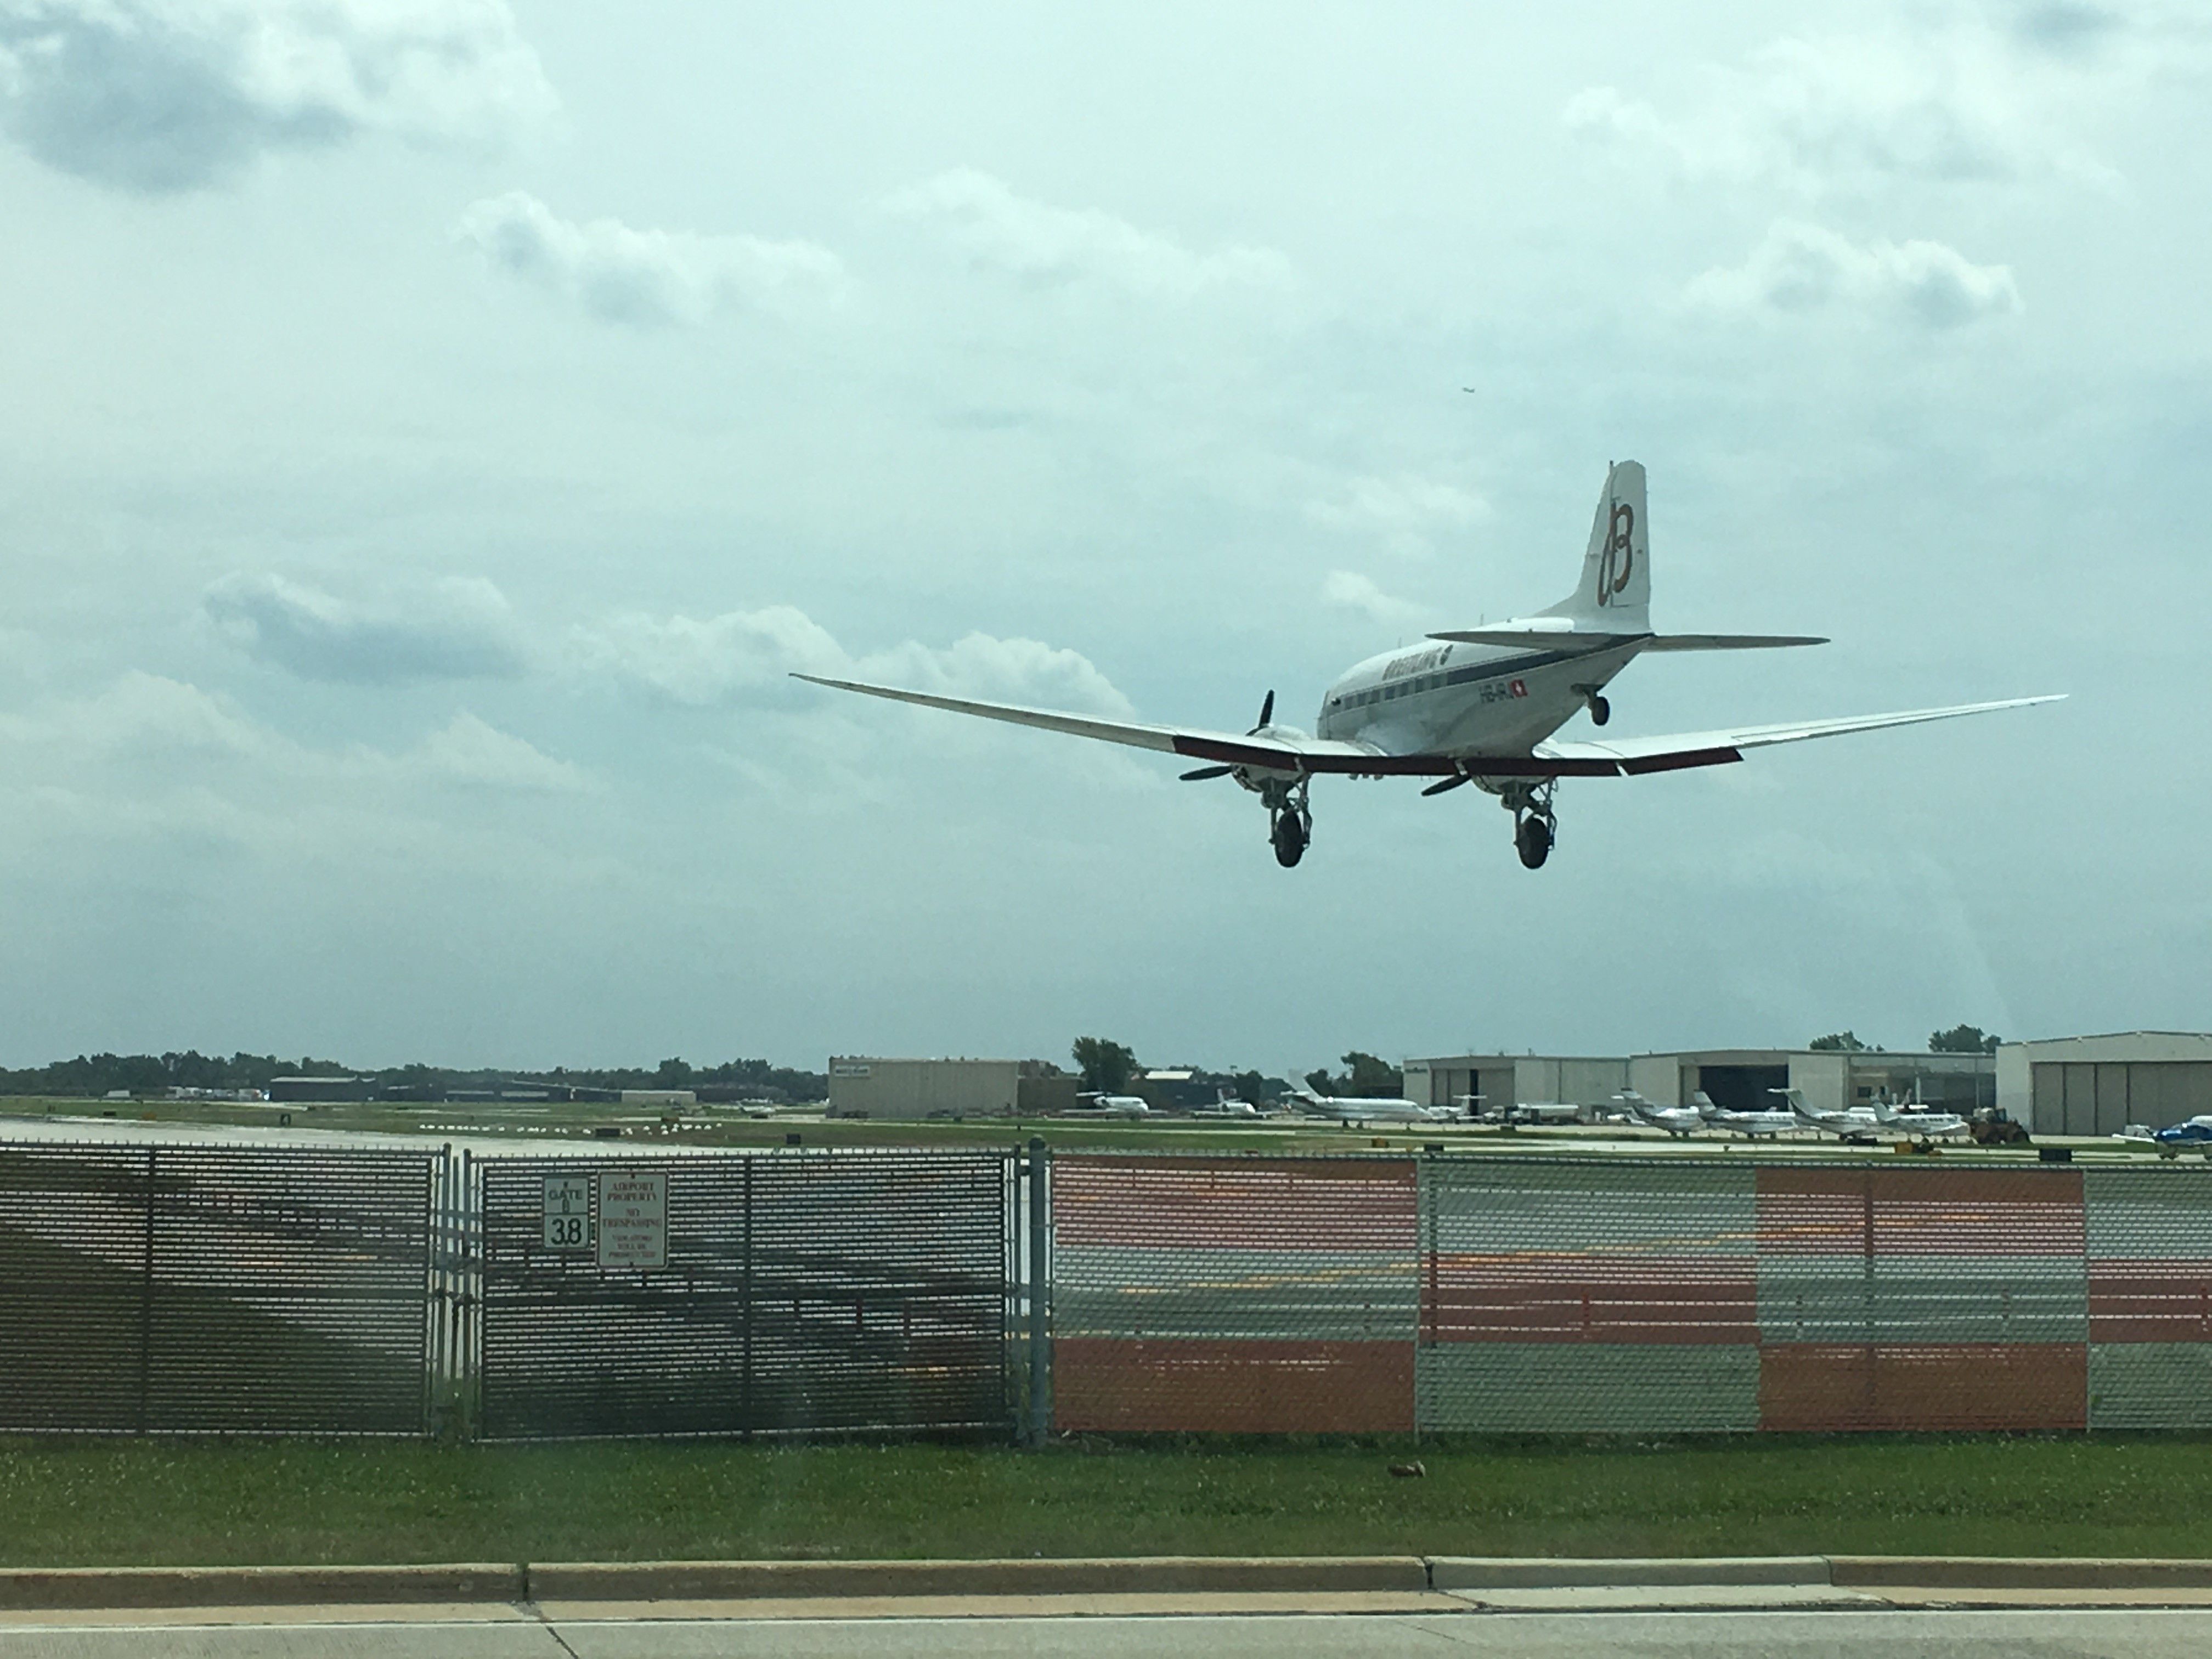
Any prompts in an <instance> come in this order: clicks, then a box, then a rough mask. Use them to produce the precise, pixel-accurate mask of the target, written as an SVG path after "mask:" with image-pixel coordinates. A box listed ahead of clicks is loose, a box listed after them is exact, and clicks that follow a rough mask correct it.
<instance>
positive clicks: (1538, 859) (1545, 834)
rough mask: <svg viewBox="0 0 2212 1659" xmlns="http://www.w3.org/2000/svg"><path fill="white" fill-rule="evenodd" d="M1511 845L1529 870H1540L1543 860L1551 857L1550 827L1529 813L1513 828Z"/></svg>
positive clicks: (1546, 822)
mask: <svg viewBox="0 0 2212 1659" xmlns="http://www.w3.org/2000/svg"><path fill="white" fill-rule="evenodd" d="M1513 845H1514V847H1515V848H1516V850H1518V852H1519V853H1520V854H1521V862H1522V864H1523V865H1524V866H1527V867H1528V868H1529V869H1531V870H1541V869H1542V868H1543V867H1544V860H1546V859H1547V858H1549V857H1551V855H1552V826H1551V824H1550V823H1549V822H1548V821H1547V820H1546V819H1543V818H1540V817H1537V816H1536V815H1535V814H1534V813H1533V812H1531V813H1530V814H1529V815H1528V817H1525V818H1523V819H1522V820H1521V822H1520V823H1518V824H1517V825H1516V826H1515V828H1514V830H1513Z"/></svg>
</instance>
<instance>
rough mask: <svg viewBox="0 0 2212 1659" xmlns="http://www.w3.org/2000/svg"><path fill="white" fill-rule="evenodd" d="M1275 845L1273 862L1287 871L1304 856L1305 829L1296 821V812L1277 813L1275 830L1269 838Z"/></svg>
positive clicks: (1302, 824)
mask: <svg viewBox="0 0 2212 1659" xmlns="http://www.w3.org/2000/svg"><path fill="white" fill-rule="evenodd" d="M1271 838H1272V839H1273V842H1274V843H1275V862H1276V863H1278V864H1279V865H1281V866H1283V868H1284V869H1285V870H1287V869H1289V868H1290V867H1291V866H1292V865H1294V864H1296V863H1297V861H1298V860H1300V859H1302V858H1304V856H1305V854H1306V827H1305V825H1304V823H1300V822H1299V821H1298V815H1297V813H1296V812H1278V813H1277V814H1276V815H1275V829H1274V833H1273V836H1272V837H1271Z"/></svg>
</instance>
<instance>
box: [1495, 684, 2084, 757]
mask: <svg viewBox="0 0 2212 1659" xmlns="http://www.w3.org/2000/svg"><path fill="white" fill-rule="evenodd" d="M2064 700H2065V699H2064V694H2063V692H2062V693H2060V694H2058V695H2057V696H2042V697H2010V698H2007V699H2006V700H2005V701H2004V702H1964V703H1957V704H1954V705H1953V706H1952V707H1951V708H1908V709H1905V710H1904V711H1903V712H1902V713H1899V714H1856V715H1847V716H1845V717H1844V718H1843V719H1841V720H1791V721H1785V722H1784V723H1782V724H1780V725H1777V726H1736V727H1734V728H1732V729H1729V730H1724V731H1719V732H1677V733H1675V734H1674V735H1672V736H1668V737H1660V738H1571V739H1570V740H1568V741H1566V742H1564V743H1560V742H1547V743H1540V744H1537V745H1536V757H1537V758H1539V759H1546V760H1558V761H1579V762H1583V763H1592V762H1600V761H1610V762H1612V763H1613V765H1614V767H1615V768H1616V769H1618V770H1620V771H1621V772H1626V773H1627V774H1629V775H1631V776H1634V775H1637V774H1638V773H1642V772H1671V771H1676V770H1679V769H1682V768H1684V767H1690V766H1722V765H1725V764H1727V763H1729V762H1730V761H1739V760H1741V759H1742V758H1743V753H1742V751H1743V750H1747V749H1765V748H1767V747H1769V746H1770V745H1771V744H1778V743H1803V742H1805V741H1806V740H1807V739H1808V738H1839V737H1842V736H1844V734H1845V733H1847V732H1876V731H1880V730H1881V728H1882V727H1884V726H1917V725H1919V724H1921V723H1922V722H1923V721H1924V720H1953V719H1955V718H1956V717H1958V716H1959V715H1961V714H1990V713H1992V712H1994V711H1995V710H1996V709H1999V708H2028V707H2029V706H2031V705H2032V704H2035V703H2039V702H2063V701H2064Z"/></svg>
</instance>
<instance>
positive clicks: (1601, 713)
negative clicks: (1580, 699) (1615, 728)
mask: <svg viewBox="0 0 2212 1659" xmlns="http://www.w3.org/2000/svg"><path fill="white" fill-rule="evenodd" d="M1589 711H1590V724H1591V725H1592V726H1603V725H1604V724H1605V723H1606V722H1607V720H1611V719H1612V718H1613V705H1612V704H1611V703H1609V702H1607V701H1606V700H1605V699H1604V698H1603V697H1592V698H1591V699H1590V700H1589Z"/></svg>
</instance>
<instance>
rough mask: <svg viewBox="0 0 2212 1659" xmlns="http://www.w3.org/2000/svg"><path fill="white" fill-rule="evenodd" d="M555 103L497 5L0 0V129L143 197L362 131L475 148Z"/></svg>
mask: <svg viewBox="0 0 2212 1659" xmlns="http://www.w3.org/2000/svg"><path fill="white" fill-rule="evenodd" d="M553 105H554V96H553V92H552V89H551V88H550V87H549V86H548V85H547V84H546V82H545V77H544V72H543V70H541V69H540V68H539V65H538V58H537V55H536V54H535V53H534V52H532V51H531V49H530V48H529V46H526V45H525V44H524V43H523V41H522V40H521V39H520V36H519V35H518V34H517V33H516V31H515V26H514V19H513V15H512V14H510V13H509V11H508V10H507V6H506V5H505V3H503V0H0V130H4V131H5V132H6V133H7V135H8V136H9V137H11V138H13V139H14V140H15V142H16V143H19V144H21V146H22V147H23V148H24V149H27V150H28V151H29V152H30V153H31V154H32V155H34V156H36V157H37V158H38V159H39V160H40V161H43V162H45V163H46V165H47V166H49V167H56V168H58V169H59V170H60V171H62V172H64V173H72V174H75V175H76V176H77V177H79V178H83V179H92V180H94V181H95V182H98V183H100V184H104V185H113V186H116V187H118V188H120V189H124V190H131V191H142V192H144V193H146V194H149V195H161V194H167V193H170V192H173V191H187V190H194V189H199V188H204V187H206V186H208V185H215V184H219V183H221V182H222V181H223V180H225V179H229V178H231V177H234V175H236V174H237V173H240V171H242V170H243V169H244V168H246V167H248V166H250V165H251V164H252V162H253V161H256V160H257V159H258V158H259V157H260V156H262V155H268V154H272V153H275V152H277V151H281V150H295V149H327V148H330V147H331V146H334V145H337V144H339V143H345V142H347V141H349V140H350V139H352V138H354V137H356V136H358V135H360V134H362V133H364V132H386V133H391V134H394V135H396V136H398V137H402V138H405V139H408V140H411V141H413V142H416V143H428V144H436V145H463V146H477V145H481V144H483V143H488V142H490V141H495V140H496V139H498V138H500V137H504V136H507V135H508V134H510V133H511V132H513V131H514V130H515V129H516V128H518V127H520V126H521V125H526V124H527V123H529V122H531V121H533V120H536V119H538V118H542V117H544V115H546V114H548V113H549V112H550V111H551V109H552V107H553Z"/></svg>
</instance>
